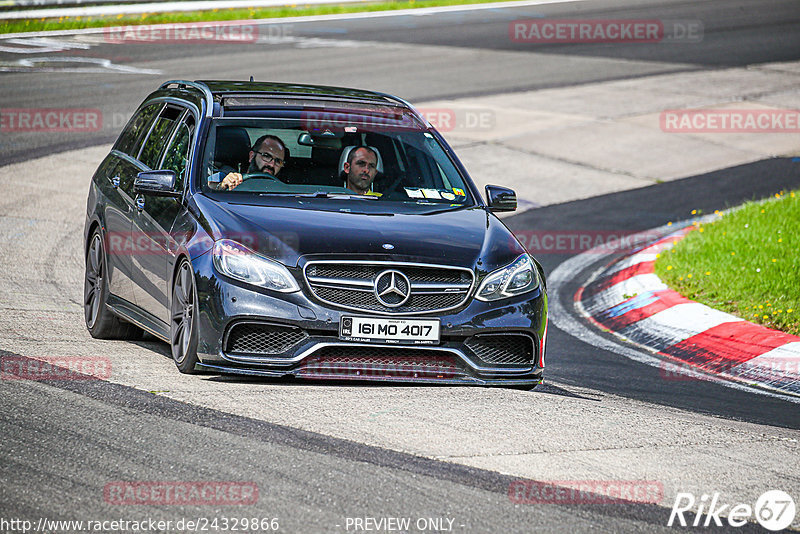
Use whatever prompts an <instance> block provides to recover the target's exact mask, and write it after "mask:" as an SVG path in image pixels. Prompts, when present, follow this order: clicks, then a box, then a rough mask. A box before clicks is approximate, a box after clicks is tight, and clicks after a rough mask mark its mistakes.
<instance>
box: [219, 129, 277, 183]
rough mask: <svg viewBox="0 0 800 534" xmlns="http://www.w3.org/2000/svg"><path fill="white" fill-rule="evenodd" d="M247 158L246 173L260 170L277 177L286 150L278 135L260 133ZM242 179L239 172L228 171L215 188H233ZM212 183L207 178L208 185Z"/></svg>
mask: <svg viewBox="0 0 800 534" xmlns="http://www.w3.org/2000/svg"><path fill="white" fill-rule="evenodd" d="M249 158H250V165H249V166H248V168H247V174H252V173H257V172H262V173H268V174H271V175H272V176H276V177H277V176H278V173H279V172H280V171H281V169H282V168H283V167H284V165H286V159H287V158H288V150H287V149H286V145H285V144H283V141H281V139H280V138H279V137H277V136H274V135H262V136H261V137H259V138H258V139H256V142H255V143H253V147H252V149H251V150H250V155H249ZM243 180H244V177H243V176H242V175H241V174H240V173H238V172H229V173H228V174H227V175H226V176H225V178H223V179H222V181H221V182H220V183H219V186H217V189H228V190H231V189H235V188H236V187H238V186H239V184H241V183H242V181H243ZM213 183H214V182H213V180H212V179H211V178H209V185H210V186H211V187H212V188H213Z"/></svg>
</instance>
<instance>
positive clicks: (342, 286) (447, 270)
mask: <svg viewBox="0 0 800 534" xmlns="http://www.w3.org/2000/svg"><path fill="white" fill-rule="evenodd" d="M386 270H395V271H399V272H400V273H402V274H403V275H404V276H405V277H406V278H408V281H409V283H410V285H411V287H410V291H411V295H410V297H409V298H408V300H407V301H405V302H403V303H402V304H400V305H395V306H387V305H385V304H384V303H382V302H380V301H379V300H378V298H377V296H376V295H375V291H373V289H372V288H373V287H374V286H373V284H374V281H375V278H376V277H377V276H378V275H379V274H380V273H382V272H384V271H386ZM304 272H305V277H306V282H307V283H308V287H309V288H310V289H311V292H312V294H313V295H314V296H315V297H317V298H318V299H319V300H321V301H323V302H325V303H327V304H332V305H334V306H338V307H341V308H346V309H350V310H361V311H369V312H377V313H380V314H406V315H408V314H417V313H431V312H438V311H444V310H451V309H454V308H457V307H459V306H461V305H463V304H464V303H465V302H466V301H467V298H468V297H469V294H470V290H471V289H472V285H473V282H474V276H473V274H472V271H470V270H469V269H462V268H457V267H448V266H433V265H419V264H405V263H389V262H387V263H375V264H352V263H346V262H324V261H320V262H310V263H309V264H308V265H307V266H306V268H305V271H304ZM398 278H400V277H398ZM366 283H368V284H369V286H367V285H366ZM398 285H399V287H400V288H401V289H403V290H404V291H405V290H407V289H408V288H407V287H406V285H405V283H404V281H402V282H398ZM367 287H369V290H366V288H367ZM398 300H399V299H398ZM390 304H395V302H390Z"/></svg>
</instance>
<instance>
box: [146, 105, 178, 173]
mask: <svg viewBox="0 0 800 534" xmlns="http://www.w3.org/2000/svg"><path fill="white" fill-rule="evenodd" d="M181 113H183V109H181V108H180V107H179V106H175V105H171V104H170V105H168V106H167V107H165V108H164V109H163V111H161V113H160V114H159V116H158V118H157V119H156V122H155V124H153V127H152V128H151V129H150V134H149V135H148V137H147V140H146V141H145V142H144V145H143V146H142V150H141V152H140V153H139V158H138V159H139V161H141V162H142V163H144V164H145V165H147V166H148V167H149V168H151V169H152V168H154V167H155V166H156V164H157V163H158V161H159V159H160V156H161V153H162V151H163V150H164V145H166V143H167V141H168V140H169V137H170V134H171V133H172V129H173V128H174V127H175V123H176V122H177V120H178V118H179V117H180V116H181Z"/></svg>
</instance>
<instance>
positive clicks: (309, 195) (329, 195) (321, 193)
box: [294, 191, 380, 200]
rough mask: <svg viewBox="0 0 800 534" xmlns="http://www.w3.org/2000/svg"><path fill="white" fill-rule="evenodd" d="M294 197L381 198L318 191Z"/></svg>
mask: <svg viewBox="0 0 800 534" xmlns="http://www.w3.org/2000/svg"><path fill="white" fill-rule="evenodd" d="M294 196H296V197H300V198H351V199H352V198H356V199H359V200H367V199H369V200H378V198H380V197H376V196H373V195H357V194H355V193H352V194H351V193H326V192H325V191H317V192H316V193H295V195H294Z"/></svg>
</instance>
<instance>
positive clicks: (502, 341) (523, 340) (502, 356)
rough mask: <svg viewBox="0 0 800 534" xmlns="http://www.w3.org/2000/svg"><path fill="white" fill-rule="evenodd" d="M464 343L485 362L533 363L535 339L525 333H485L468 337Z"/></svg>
mask: <svg viewBox="0 0 800 534" xmlns="http://www.w3.org/2000/svg"><path fill="white" fill-rule="evenodd" d="M464 344H465V345H466V346H467V348H468V349H469V350H471V351H472V352H473V353H474V354H475V356H477V357H478V358H480V359H481V361H483V362H484V363H488V364H495V365H531V364H532V363H533V354H534V346H533V339H532V338H531V337H530V336H527V335H525V334H484V335H478V336H472V337H470V338H468V339H467V340H466V341H465V342H464Z"/></svg>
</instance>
